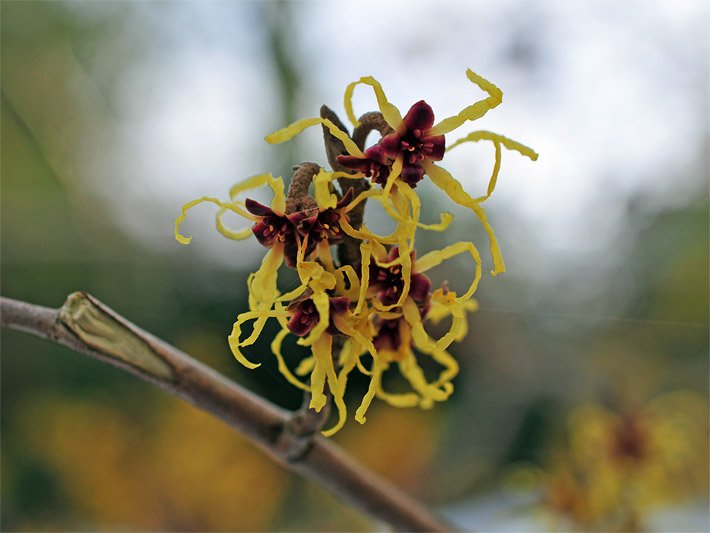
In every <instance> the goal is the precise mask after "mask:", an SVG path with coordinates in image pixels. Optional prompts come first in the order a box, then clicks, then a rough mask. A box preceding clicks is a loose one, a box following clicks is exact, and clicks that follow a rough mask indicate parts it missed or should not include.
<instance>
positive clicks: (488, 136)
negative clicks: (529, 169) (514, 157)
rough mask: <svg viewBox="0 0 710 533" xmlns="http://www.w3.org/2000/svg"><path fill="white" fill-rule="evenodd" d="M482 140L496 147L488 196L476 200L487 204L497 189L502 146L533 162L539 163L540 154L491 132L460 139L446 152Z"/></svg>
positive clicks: (479, 132)
mask: <svg viewBox="0 0 710 533" xmlns="http://www.w3.org/2000/svg"><path fill="white" fill-rule="evenodd" d="M482 140H485V141H491V142H492V143H493V146H494V147H495V163H494V164H493V173H492V174H491V178H490V179H489V180H488V190H487V192H486V195H485V196H480V197H478V198H476V201H478V202H485V201H486V200H487V199H488V198H489V197H490V196H491V194H493V191H494V190H495V188H496V182H497V181H498V173H499V172H500V160H501V146H504V147H505V148H507V149H508V150H512V151H515V152H519V153H520V154H522V155H524V156H526V157H529V158H530V159H531V160H532V161H537V157H538V154H537V153H536V152H535V151H534V150H533V149H532V148H529V147H527V146H525V145H524V144H521V143H519V142H517V141H514V140H512V139H509V138H507V137H504V136H503V135H499V134H497V133H493V132H490V131H474V132H472V133H469V134H468V135H466V137H463V138H461V139H459V140H458V141H456V142H455V143H453V144H452V145H451V146H449V147H448V148H447V149H446V151H447V152H448V151H449V150H452V149H454V148H456V147H457V146H459V145H460V144H463V143H465V142H478V141H482Z"/></svg>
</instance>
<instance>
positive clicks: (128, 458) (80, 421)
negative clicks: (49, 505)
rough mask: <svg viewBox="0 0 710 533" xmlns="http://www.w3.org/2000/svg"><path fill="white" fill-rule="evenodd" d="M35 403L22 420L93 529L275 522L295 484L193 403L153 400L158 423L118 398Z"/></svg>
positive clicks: (243, 526)
mask: <svg viewBox="0 0 710 533" xmlns="http://www.w3.org/2000/svg"><path fill="white" fill-rule="evenodd" d="M30 403H31V405H26V406H25V407H26V411H25V412H26V413H28V416H27V418H26V420H25V425H24V427H23V428H22V429H23V432H24V433H26V436H27V438H28V440H29V441H30V442H31V447H32V450H31V451H34V452H36V454H37V456H38V457H43V461H45V462H47V463H48V464H47V467H48V468H50V469H51V470H52V471H54V473H55V474H56V476H57V479H59V480H60V483H61V485H62V490H64V491H66V492H67V495H68V497H69V498H71V500H72V502H73V505H74V506H75V507H76V509H78V510H79V511H80V512H81V514H82V516H83V517H85V519H87V520H89V522H88V523H86V524H85V526H86V527H87V528H88V529H98V530H107V529H155V530H165V529H169V530H183V531H184V530H192V531H208V530H230V531H233V530H242V531H252V530H263V529H269V525H270V523H271V520H272V518H273V516H274V515H275V512H276V510H277V509H278V508H279V505H280V504H281V501H282V496H283V495H284V493H285V491H286V489H287V488H288V480H289V476H288V474H287V473H286V472H285V471H284V470H283V469H282V468H281V467H279V466H278V465H276V464H274V463H273V462H272V461H270V460H269V459H268V458H266V457H265V456H264V454H263V453H261V452H260V451H258V450H256V449H255V448H254V447H253V446H251V445H250V444H248V443H247V441H245V440H244V439H242V438H241V437H239V436H238V435H237V434H236V433H234V431H232V430H231V429H230V428H229V427H228V426H226V425H224V424H222V423H221V422H219V421H217V420H214V419H213V418H211V417H210V415H208V414H206V413H204V412H202V411H199V410H198V409H196V408H194V407H191V406H188V405H186V404H183V403H178V402H169V403H168V404H166V405H158V406H155V405H154V406H151V409H155V410H156V411H157V412H159V422H158V421H157V420H158V419H157V418H156V419H155V420H156V422H155V424H152V427H149V425H146V424H143V425H141V424H138V423H136V421H134V420H131V417H130V416H129V413H128V412H126V410H119V409H116V408H113V407H111V406H110V405H108V404H88V403H85V402H81V401H80V400H74V399H69V398H64V399H57V398H51V399H36V400H33V401H31V402H30ZM34 427H44V428H46V431H44V432H43V433H41V434H40V433H36V432H33V428H34ZM40 435H41V438H39V436H40ZM33 436H34V438H33ZM25 527H26V528H29V529H32V528H33V524H32V523H29V524H25ZM51 527H52V528H57V529H63V528H65V527H66V525H65V524H62V523H58V524H52V525H51Z"/></svg>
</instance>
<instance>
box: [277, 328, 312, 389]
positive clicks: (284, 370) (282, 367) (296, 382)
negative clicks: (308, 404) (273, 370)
mask: <svg viewBox="0 0 710 533" xmlns="http://www.w3.org/2000/svg"><path fill="white" fill-rule="evenodd" d="M288 334H289V331H288V330H287V329H282V330H281V331H279V332H278V333H277V334H276V337H274V340H273V341H272V342H271V351H272V352H273V354H274V356H276V361H277V362H278V364H279V372H281V374H282V375H283V376H284V377H285V378H286V380H287V381H288V382H289V383H290V384H291V385H293V386H295V387H298V388H299V389H301V390H304V391H310V390H311V388H310V387H309V386H308V385H306V384H305V383H303V382H302V381H301V380H300V379H298V378H297V377H296V376H294V375H293V374H292V373H291V370H289V368H288V366H287V365H286V361H285V360H284V357H283V354H282V353H281V344H282V343H283V340H284V339H285V338H286V335H288Z"/></svg>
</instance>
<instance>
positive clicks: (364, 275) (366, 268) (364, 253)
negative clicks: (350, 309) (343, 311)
mask: <svg viewBox="0 0 710 533" xmlns="http://www.w3.org/2000/svg"><path fill="white" fill-rule="evenodd" d="M360 257H361V258H362V260H361V261H360V297H359V298H358V301H357V305H356V306H355V311H354V313H355V314H360V312H361V311H362V308H363V306H364V305H365V298H366V296H367V288H368V286H369V284H370V260H371V257H372V243H371V242H370V241H363V242H361V243H360Z"/></svg>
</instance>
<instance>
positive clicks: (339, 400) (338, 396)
mask: <svg viewBox="0 0 710 533" xmlns="http://www.w3.org/2000/svg"><path fill="white" fill-rule="evenodd" d="M325 375H326V379H327V380H328V388H329V389H330V393H331V395H332V396H333V401H334V402H335V407H336V408H337V409H338V421H337V422H336V423H335V425H334V426H333V427H332V428H330V429H326V430H323V431H321V434H322V435H323V436H324V437H330V436H332V435H334V434H335V433H337V432H338V431H340V429H341V428H342V427H343V425H344V424H345V421H346V420H347V416H348V409H347V407H346V406H345V400H344V396H345V380H344V379H343V380H341V379H339V378H338V376H337V375H336V373H335V368H334V366H333V358H332V357H331V358H330V361H329V363H328V366H327V367H326V370H325Z"/></svg>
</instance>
